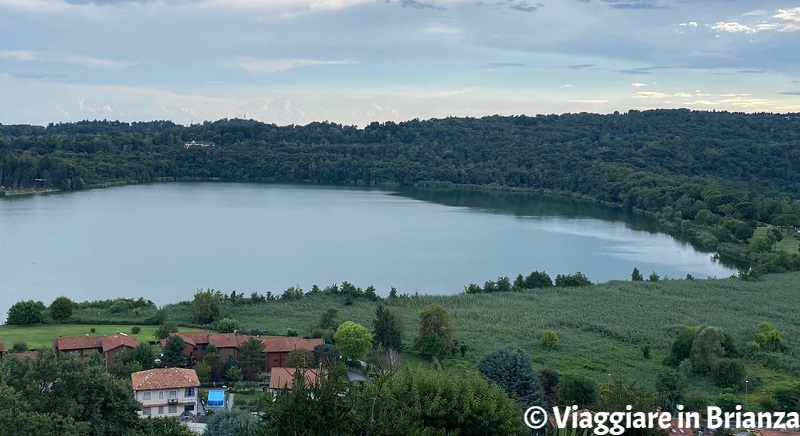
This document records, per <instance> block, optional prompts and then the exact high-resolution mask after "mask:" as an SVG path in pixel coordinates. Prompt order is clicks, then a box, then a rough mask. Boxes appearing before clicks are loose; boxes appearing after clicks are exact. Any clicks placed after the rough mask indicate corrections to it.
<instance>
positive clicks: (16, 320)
mask: <svg viewBox="0 0 800 436" xmlns="http://www.w3.org/2000/svg"><path fill="white" fill-rule="evenodd" d="M44 310H45V306H44V303H42V302H41V301H33V300H27V301H20V302H18V303H14V304H13V305H12V306H11V308H10V309H8V318H6V324H10V325H29V324H39V323H41V322H42V321H43V320H44V318H43V317H42V312H44Z"/></svg>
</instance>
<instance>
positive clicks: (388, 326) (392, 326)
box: [372, 306, 402, 350]
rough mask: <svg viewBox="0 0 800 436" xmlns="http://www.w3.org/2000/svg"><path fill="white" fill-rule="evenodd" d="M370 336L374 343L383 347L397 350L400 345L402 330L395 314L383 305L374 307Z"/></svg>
mask: <svg viewBox="0 0 800 436" xmlns="http://www.w3.org/2000/svg"><path fill="white" fill-rule="evenodd" d="M372 330H373V332H374V336H373V338H372V340H373V342H374V343H375V345H381V346H383V348H385V349H387V350H388V349H395V350H399V349H400V346H401V345H402V343H401V342H402V330H401V328H400V320H399V319H398V318H397V315H396V314H395V313H394V312H392V311H390V310H389V309H386V308H385V307H383V306H378V308H377V309H375V318H374V319H373V320H372Z"/></svg>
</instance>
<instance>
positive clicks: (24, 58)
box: [0, 50, 37, 62]
mask: <svg viewBox="0 0 800 436" xmlns="http://www.w3.org/2000/svg"><path fill="white" fill-rule="evenodd" d="M36 59H37V57H36V53H33V52H30V51H23V50H11V51H0V60H4V61H15V62H30V61H35V60H36Z"/></svg>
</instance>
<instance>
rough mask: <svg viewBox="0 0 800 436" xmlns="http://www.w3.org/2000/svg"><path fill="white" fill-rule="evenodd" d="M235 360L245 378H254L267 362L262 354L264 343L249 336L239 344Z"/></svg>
mask: <svg viewBox="0 0 800 436" xmlns="http://www.w3.org/2000/svg"><path fill="white" fill-rule="evenodd" d="M236 361H237V362H238V364H239V366H240V367H241V368H242V371H243V372H244V377H245V379H247V380H255V379H256V375H257V374H258V372H259V371H261V370H262V369H263V368H264V366H265V365H266V363H267V360H266V357H265V356H264V343H263V342H261V341H260V340H258V339H256V338H249V339H248V340H246V341H244V343H242V344H241V345H239V352H238V353H236Z"/></svg>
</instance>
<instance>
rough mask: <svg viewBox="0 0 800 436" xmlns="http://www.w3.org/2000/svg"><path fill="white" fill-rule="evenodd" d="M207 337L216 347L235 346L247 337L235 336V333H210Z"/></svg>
mask: <svg viewBox="0 0 800 436" xmlns="http://www.w3.org/2000/svg"><path fill="white" fill-rule="evenodd" d="M208 337H209V342H210V343H212V344H214V345H216V346H217V348H237V347H239V345H241V344H242V343H243V342H244V341H246V340H247V339H248V338H247V337H245V336H236V333H212V334H210V335H209V336H208Z"/></svg>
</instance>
